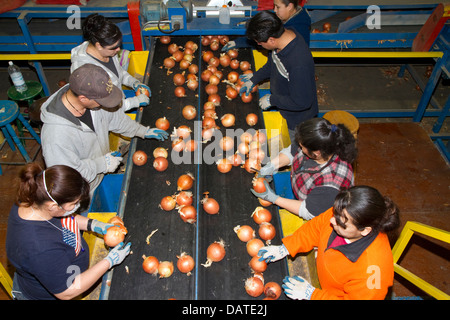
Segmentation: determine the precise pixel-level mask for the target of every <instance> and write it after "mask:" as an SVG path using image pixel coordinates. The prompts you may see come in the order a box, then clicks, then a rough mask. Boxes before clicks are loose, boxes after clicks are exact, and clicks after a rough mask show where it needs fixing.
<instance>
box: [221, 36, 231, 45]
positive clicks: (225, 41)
mask: <svg viewBox="0 0 450 320" xmlns="http://www.w3.org/2000/svg"><path fill="white" fill-rule="evenodd" d="M228 41H230V38H229V37H228V36H225V35H223V36H219V42H220V44H221V45H223V46H224V45H226V44H227V43H228Z"/></svg>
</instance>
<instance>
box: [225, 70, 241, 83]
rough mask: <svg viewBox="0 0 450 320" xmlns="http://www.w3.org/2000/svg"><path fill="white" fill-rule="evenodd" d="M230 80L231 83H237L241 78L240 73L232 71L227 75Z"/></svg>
mask: <svg viewBox="0 0 450 320" xmlns="http://www.w3.org/2000/svg"><path fill="white" fill-rule="evenodd" d="M227 79H228V81H230V82H231V83H235V82H237V81H238V79H239V73H237V72H236V71H231V72H230V73H229V74H228V76H227Z"/></svg>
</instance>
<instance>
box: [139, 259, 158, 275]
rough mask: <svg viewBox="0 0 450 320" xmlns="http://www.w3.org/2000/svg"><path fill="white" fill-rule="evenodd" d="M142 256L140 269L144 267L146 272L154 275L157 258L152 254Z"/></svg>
mask: <svg viewBox="0 0 450 320" xmlns="http://www.w3.org/2000/svg"><path fill="white" fill-rule="evenodd" d="M143 258H144V261H143V262H142V269H144V271H145V272H147V273H150V274H153V275H156V274H157V273H158V267H159V260H158V259H157V258H156V257H153V256H149V257H145V256H143Z"/></svg>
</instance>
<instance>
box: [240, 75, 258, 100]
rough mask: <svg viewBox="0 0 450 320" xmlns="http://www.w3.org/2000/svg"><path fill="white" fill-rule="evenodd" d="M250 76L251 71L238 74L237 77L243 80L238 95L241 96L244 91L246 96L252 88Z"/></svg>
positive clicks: (253, 85)
mask: <svg viewBox="0 0 450 320" xmlns="http://www.w3.org/2000/svg"><path fill="white" fill-rule="evenodd" d="M252 77H253V73H248V74H242V75H240V76H239V79H241V80H242V82H243V83H242V86H241V89H240V90H239V95H241V96H242V95H243V94H244V93H245V95H246V96H248V95H249V93H250V92H251V91H252V90H253V88H254V87H255V84H254V83H253V81H252V80H251V79H252Z"/></svg>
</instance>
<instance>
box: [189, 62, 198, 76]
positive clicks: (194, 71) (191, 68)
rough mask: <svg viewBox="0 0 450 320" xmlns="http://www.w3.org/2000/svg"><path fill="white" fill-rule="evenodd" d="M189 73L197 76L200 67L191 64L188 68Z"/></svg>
mask: <svg viewBox="0 0 450 320" xmlns="http://www.w3.org/2000/svg"><path fill="white" fill-rule="evenodd" d="M188 71H189V72H190V73H192V74H197V73H198V65H196V64H194V63H193V64H191V65H190V66H189V68H188Z"/></svg>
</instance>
